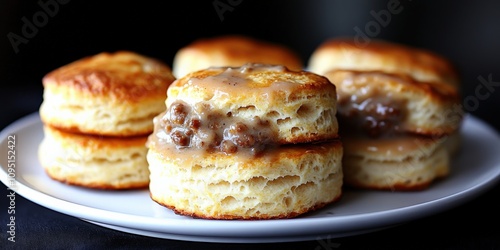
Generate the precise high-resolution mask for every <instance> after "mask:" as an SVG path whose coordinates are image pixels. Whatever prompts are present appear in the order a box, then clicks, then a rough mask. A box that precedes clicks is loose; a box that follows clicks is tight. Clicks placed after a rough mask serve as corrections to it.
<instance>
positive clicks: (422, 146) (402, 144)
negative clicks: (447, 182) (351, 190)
mask: <svg viewBox="0 0 500 250" xmlns="http://www.w3.org/2000/svg"><path fill="white" fill-rule="evenodd" d="M446 139H447V138H441V139H432V138H428V137H416V136H407V137H393V138H384V139H380V138H379V139H372V138H354V137H351V138H349V139H346V140H344V141H343V145H344V157H343V162H342V165H343V167H344V169H343V170H344V184H345V185H346V186H349V187H356V188H364V189H376V190H399V191H416V190H423V189H426V188H428V187H429V186H430V185H431V184H432V183H433V182H436V181H437V180H439V179H441V178H444V177H446V176H448V174H449V172H450V157H449V155H450V152H449V151H448V150H447V149H448V148H447V146H451V145H447V144H446V143H445V141H446Z"/></svg>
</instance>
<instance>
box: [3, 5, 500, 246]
mask: <svg viewBox="0 0 500 250" xmlns="http://www.w3.org/2000/svg"><path fill="white" fill-rule="evenodd" d="M41 2H42V3H48V2H52V3H57V1H56V0H42V1H41ZM61 2H66V3H64V4H62V3H58V9H57V11H56V9H54V8H53V6H52V8H51V10H52V12H53V13H49V14H50V15H46V17H48V18H46V19H43V15H44V14H41V12H42V11H44V9H43V7H42V6H41V5H39V4H38V1H14V0H2V1H1V2H0V83H1V84H0V95H1V96H0V109H1V112H0V128H4V127H5V126H7V125H8V124H10V123H12V122H13V121H15V120H16V119H18V118H20V117H22V116H25V115H27V114H30V113H32V112H36V111H37V110H38V107H39V105H40V104H41V102H42V92H43V88H42V85H41V79H42V77H43V76H44V75H45V74H46V73H48V72H49V71H51V70H53V69H55V68H57V67H60V66H62V65H64V64H67V63H69V62H71V61H74V60H77V59H79V58H81V57H84V56H88V55H92V54H97V53H99V52H103V51H116V50H121V49H127V50H132V51H136V52H139V53H142V54H144V55H148V56H152V57H156V58H158V59H160V60H163V61H164V62H166V63H167V64H168V65H170V66H171V64H172V60H173V57H174V55H175V53H176V51H177V50H178V49H179V48H181V47H182V46H185V45H187V44H188V43H190V42H191V41H193V40H195V39H197V38H201V37H209V36H216V35H221V34H236V33H238V34H245V35H251V36H253V37H256V38H259V39H264V40H268V41H271V42H276V43H281V44H283V45H286V46H288V47H290V48H291V49H293V50H295V51H296V52H297V53H299V55H300V56H301V57H302V59H303V60H304V63H307V60H308V59H309V56H310V54H311V53H312V51H313V50H314V49H315V48H316V46H318V45H319V44H320V43H322V42H323V41H324V40H325V39H328V38H331V37H336V36H356V35H359V33H357V32H356V30H357V29H359V30H361V31H363V32H364V34H365V35H367V36H368V38H369V39H386V40H390V41H394V42H400V43H404V44H408V45H413V46H417V47H421V48H425V49H429V50H432V51H435V52H437V53H439V54H441V55H443V56H445V57H447V58H449V59H450V60H451V61H452V62H453V63H454V64H455V65H456V66H457V68H458V69H459V72H460V74H461V76H462V93H463V100H464V102H463V104H464V107H468V108H467V109H466V111H467V112H469V113H471V114H472V115H475V116H477V117H479V118H481V119H483V120H484V121H486V122H487V123H489V124H491V125H492V126H494V127H495V128H496V130H497V131H500V119H499V118H498V115H499V112H498V109H497V108H498V107H499V106H500V86H496V87H492V88H491V90H490V92H487V94H488V95H489V96H488V97H487V98H483V99H482V100H479V102H478V103H476V104H477V105H476V106H475V107H473V108H472V107H471V105H470V104H471V103H468V104H469V105H467V103H466V102H465V100H470V99H474V98H475V99H477V100H478V95H477V94H476V92H475V91H476V88H478V86H480V85H481V81H480V80H479V78H481V77H482V78H484V79H486V80H488V79H490V82H500V1H494V0H485V1H466V0H460V1H416V0H414V1H409V0H401V1H400V5H401V8H403V9H402V10H401V12H400V13H398V14H391V16H390V20H389V21H387V24H386V25H380V24H379V26H378V27H380V29H379V30H374V29H372V30H367V29H366V28H367V25H368V26H369V25H370V24H373V23H376V22H377V18H376V17H375V16H374V15H373V14H371V13H381V11H382V12H383V11H385V10H387V4H388V2H390V1H388V0H386V1H360V0H355V1H328V0H315V1H286V0H282V1H255V0H253V1H251V0H215V1H214V0H208V1H179V0H177V1H146V0H143V1H106V2H104V1H100V2H99V1H79V0H70V1H68V0H66V1H61ZM214 3H219V8H223V5H224V4H225V5H226V6H229V9H228V10H226V11H223V10H219V13H218V11H217V9H216V8H215V7H214ZM231 4H232V5H233V6H231ZM219 14H220V15H219ZM34 17H39V19H37V20H35V21H33V18H34ZM24 20H29V21H30V22H31V23H34V22H37V23H38V24H39V27H37V30H36V32H35V31H33V30H31V33H30V34H29V35H30V37H29V38H26V40H25V42H26V41H27V43H22V44H19V45H18V46H17V49H18V51H17V52H16V50H15V48H14V47H15V46H13V45H12V44H11V42H10V41H9V36H12V35H13V34H16V35H19V36H23V33H22V32H23V26H24V25H25V23H26V22H25V21H24ZM9 34H10V35H9ZM484 90H485V88H483V89H481V91H484ZM484 93H485V92H481V94H484ZM467 98H469V99H467ZM499 150H500V149H499ZM2 189H4V188H2ZM18 197H19V196H18ZM498 197H500V191H499V186H498V185H497V186H496V187H495V188H493V190H492V191H490V192H488V193H487V194H485V195H483V196H481V197H479V198H478V199H477V200H475V201H474V202H473V203H470V204H466V205H464V206H461V207H459V208H456V209H453V210H452V211H449V212H447V213H445V214H443V215H440V216H434V217H431V218H427V219H423V220H422V221H419V222H414V223H411V224H410V225H405V226H402V227H400V228H396V229H389V230H387V231H384V232H380V233H372V234H368V235H366V236H362V237H359V238H356V237H354V238H346V239H340V240H338V243H339V244H340V247H339V249H352V248H356V247H361V246H371V247H372V248H385V249H389V248H394V249H397V248H399V247H400V246H401V245H400V244H399V240H401V241H405V242H406V244H405V245H403V246H404V247H402V248H409V247H410V246H414V247H415V249H419V248H420V247H427V248H431V246H442V247H444V248H465V249H467V248H469V247H470V248H471V249H478V248H481V247H485V248H489V249H492V248H494V247H497V248H498V247H500V239H498V237H497V236H498V235H500V233H499V232H500V230H499V229H498V228H493V229H486V228H484V226H482V225H486V224H483V223H484V222H485V221H486V222H488V223H489V224H493V225H495V226H496V227H498V226H497V225H498V223H499V222H500V217H499V216H498V215H496V217H493V218H489V217H487V215H488V216H490V215H491V214H496V213H495V211H499V210H500V208H499V207H498V205H496V206H495V205H494V203H496V202H498ZM0 199H2V204H5V203H6V202H5V195H4V194H3V192H2V198H0ZM18 204H19V207H20V208H19V213H21V214H23V216H24V218H26V219H25V220H28V219H31V220H33V221H25V224H24V226H21V228H18V231H19V234H22V232H23V231H22V230H23V227H24V230H25V231H24V232H25V233H27V232H30V233H31V232H32V231H37V230H38V232H41V233H40V234H38V235H37V237H38V238H36V239H35V238H31V240H28V238H29V236H27V235H26V236H25V242H24V244H25V246H30V247H32V246H36V245H37V244H40V242H45V243H47V245H52V246H53V247H54V248H55V249H57V248H58V246H64V247H65V248H85V247H84V246H85V242H86V243H87V244H88V246H92V247H100V246H103V245H106V246H107V247H112V246H114V244H115V243H116V242H119V241H122V242H126V244H127V245H130V244H133V245H135V246H140V245H146V246H151V247H152V246H157V247H158V246H163V247H164V248H167V249H175V247H182V248H184V249H188V248H193V249H200V248H207V247H209V246H212V247H218V248H222V247H224V248H226V247H227V249H229V248H232V247H235V245H218V244H201V243H191V244H190V243H186V242H177V241H170V240H158V239H151V238H147V237H139V236H133V235H129V234H125V233H121V232H115V231H112V230H108V229H103V228H100V227H97V226H94V225H91V224H88V223H84V222H82V221H80V220H78V219H75V218H71V217H67V216H64V215H60V214H58V213H55V212H53V211H50V210H47V209H45V208H42V207H40V206H38V205H35V204H33V203H31V202H30V201H26V200H23V199H22V197H19V198H18ZM2 207H7V206H4V205H2ZM488 212H490V213H489V214H488ZM1 214H2V217H1V218H2V224H4V223H3V222H4V221H5V220H6V219H5V217H6V211H1ZM44 223H50V224H48V225H45V224H44ZM464 223H465V224H464ZM467 223H468V224H467ZM33 225H34V226H33ZM454 225H457V226H454ZM52 226H54V227H57V228H54V229H53V231H50V230H51V229H50V228H51V227H52ZM33 227H34V228H33ZM415 227H416V228H415ZM0 228H2V232H1V233H2V235H1V236H2V239H1V241H2V242H3V241H4V240H5V237H4V236H5V233H4V230H3V228H4V227H0ZM400 229H401V230H400ZM405 230H406V231H405ZM450 230H451V232H450V233H453V234H457V237H453V238H447V239H446V240H447V242H442V240H443V239H442V238H441V237H439V236H440V235H441V234H444V233H446V232H445V231H450ZM78 232H81V233H78ZM65 233H67V234H65ZM411 234H414V235H411ZM391 235H394V236H395V237H390V236H391ZM418 235H420V236H418ZM452 239H453V240H452ZM370 241H371V242H370ZM409 241H410V242H411V244H409V243H408V242H409ZM72 242H73V243H74V244H72ZM134 242H135V243H134ZM431 242H441V243H439V244H438V245H435V244H434V245H432V244H431ZM100 243H102V245H100ZM3 244H4V243H2V245H3ZM5 244H7V243H5ZM42 245H43V244H42ZM17 246H22V243H19V244H18V245H17ZM239 246H240V247H243V246H241V245H239ZM255 246H256V245H253V247H255ZM274 246H275V245H273V244H265V245H262V246H259V247H269V248H273V247H274ZM294 246H300V247H301V248H302V249H304V248H306V249H315V248H316V249H324V248H318V247H322V246H321V245H318V242H303V243H301V244H283V245H282V247H285V248H292V247H294ZM246 247H248V248H250V247H251V246H246Z"/></svg>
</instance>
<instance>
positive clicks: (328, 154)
mask: <svg viewBox="0 0 500 250" xmlns="http://www.w3.org/2000/svg"><path fill="white" fill-rule="evenodd" d="M165 104H166V110H165V111H164V112H162V113H161V114H160V115H158V116H157V117H155V119H154V120H153V123H154V124H155V126H154V132H153V133H152V134H151V135H150V136H149V138H148V141H147V144H146V146H147V147H148V154H147V160H148V162H149V169H150V172H151V182H150V186H149V189H150V193H151V197H152V199H153V200H154V201H156V202H157V203H159V204H161V205H163V206H165V207H167V208H170V209H172V210H173V211H175V212H176V213H178V214H182V215H189V216H193V217H200V218H207V219H246V220H253V219H280V218H291V217H296V216H299V215H301V214H304V213H307V212H309V211H313V210H315V209H318V208H321V207H323V206H325V205H326V204H329V203H332V202H334V201H336V200H338V199H339V198H340V196H341V193H342V191H341V188H342V183H343V173H342V167H341V166H342V154H343V151H342V144H341V142H340V140H338V133H337V132H338V125H337V120H336V91H335V86H334V85H333V84H331V82H330V81H328V79H327V78H326V77H323V76H320V75H317V74H314V73H310V72H306V71H291V70H289V69H287V68H286V67H285V66H283V65H269V64H255V63H248V64H245V65H243V66H241V67H210V68H207V69H203V70H199V71H195V72H191V73H189V74H187V75H185V76H184V77H182V78H179V79H178V80H176V81H175V82H174V83H172V84H171V85H170V87H169V89H168V92H167V98H166V100H165Z"/></svg>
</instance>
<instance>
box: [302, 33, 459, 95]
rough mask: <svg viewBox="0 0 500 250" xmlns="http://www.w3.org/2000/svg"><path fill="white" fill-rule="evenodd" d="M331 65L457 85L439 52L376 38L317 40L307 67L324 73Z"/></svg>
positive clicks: (454, 74) (454, 73)
mask: <svg viewBox="0 0 500 250" xmlns="http://www.w3.org/2000/svg"><path fill="white" fill-rule="evenodd" d="M333 69H345V70H357V71H382V72H386V73H393V74H404V75H409V76H411V77H412V78H414V79H415V80H417V81H422V82H442V83H447V84H449V85H452V86H454V87H456V88H458V87H459V84H460V79H459V75H458V72H457V69H456V68H455V66H454V65H452V63H451V62H450V61H449V60H447V59H446V58H444V57H442V56H441V55H438V54H436V53H434V52H431V51H428V50H424V49H421V48H416V47H411V46H407V45H403V44H398V43H394V42H389V41H384V40H377V39H372V40H371V41H370V43H368V44H358V43H356V42H355V40H354V39H348V38H332V39H329V40H327V41H325V42H323V43H322V44H320V45H319V46H318V47H317V48H316V49H315V50H314V51H313V53H312V54H311V56H310V58H309V62H308V70H310V71H312V72H314V73H317V74H324V73H326V72H327V71H330V70H333Z"/></svg>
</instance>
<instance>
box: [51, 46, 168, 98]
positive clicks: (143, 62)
mask: <svg viewBox="0 0 500 250" xmlns="http://www.w3.org/2000/svg"><path fill="white" fill-rule="evenodd" d="M174 80H175V78H174V76H173V75H172V72H171V69H170V67H168V66H167V65H166V64H164V63H162V62H161V61H159V60H156V59H153V58H149V57H146V56H142V55H140V54H137V53H134V52H130V51H117V52H115V53H109V52H102V53H99V54H97V55H94V56H88V57H85V58H82V59H80V60H77V61H74V62H72V63H70V64H67V65H65V66H62V67H60V68H58V69H55V70H53V71H52V72H50V73H48V74H47V75H45V76H44V78H43V80H42V82H43V85H44V87H47V86H49V85H58V86H66V87H69V88H73V89H76V90H77V91H81V92H87V93H88V94H90V95H92V96H109V97H114V98H117V99H120V100H126V101H137V100H139V99H142V98H145V97H151V96H165V94H166V90H167V88H168V86H169V85H170V83H172V82H173V81H174Z"/></svg>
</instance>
